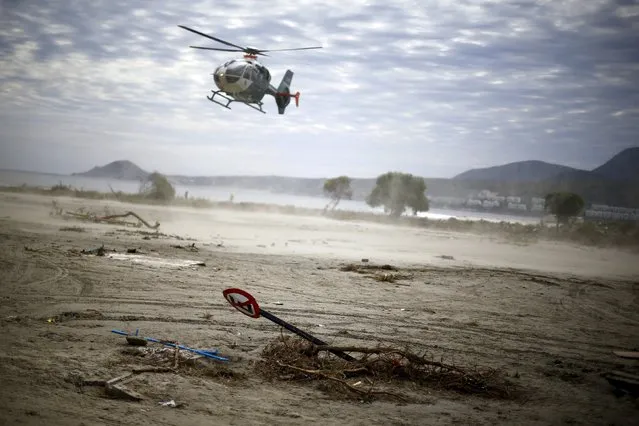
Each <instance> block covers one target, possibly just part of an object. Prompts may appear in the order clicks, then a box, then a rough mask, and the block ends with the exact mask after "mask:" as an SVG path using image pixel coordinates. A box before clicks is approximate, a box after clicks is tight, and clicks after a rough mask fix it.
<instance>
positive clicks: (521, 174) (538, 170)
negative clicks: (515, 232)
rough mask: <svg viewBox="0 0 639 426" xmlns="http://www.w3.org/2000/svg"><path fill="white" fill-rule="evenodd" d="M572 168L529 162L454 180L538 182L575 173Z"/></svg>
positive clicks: (469, 173) (473, 172) (472, 172)
mask: <svg viewBox="0 0 639 426" xmlns="http://www.w3.org/2000/svg"><path fill="white" fill-rule="evenodd" d="M576 170H577V169H573V168H572V167H567V166H561V165H559V164H552V163H546V162H543V161H537V160H530V161H519V162H517V163H509V164H504V165H503V166H494V167H486V168H482V169H471V170H468V171H466V172H463V173H460V174H458V175H457V176H455V177H454V178H453V179H454V180H479V181H504V182H539V181H542V180H545V179H550V178H552V177H554V176H557V175H559V174H561V173H565V172H570V171H576Z"/></svg>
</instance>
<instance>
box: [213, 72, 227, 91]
mask: <svg viewBox="0 0 639 426" xmlns="http://www.w3.org/2000/svg"><path fill="white" fill-rule="evenodd" d="M213 81H215V85H216V86H217V87H218V89H222V88H223V86H224V69H223V68H222V67H218V68H216V70H215V71H214V72H213Z"/></svg>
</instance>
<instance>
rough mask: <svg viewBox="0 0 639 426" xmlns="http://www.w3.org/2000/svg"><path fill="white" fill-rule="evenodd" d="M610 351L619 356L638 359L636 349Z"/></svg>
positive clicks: (638, 353)
mask: <svg viewBox="0 0 639 426" xmlns="http://www.w3.org/2000/svg"><path fill="white" fill-rule="evenodd" d="M612 353H613V354H615V355H617V356H618V357H621V358H627V359H639V352H636V351H613V352H612Z"/></svg>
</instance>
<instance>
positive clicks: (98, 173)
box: [72, 160, 149, 180]
mask: <svg viewBox="0 0 639 426" xmlns="http://www.w3.org/2000/svg"><path fill="white" fill-rule="evenodd" d="M148 175H149V172H147V171H145V170H142V169H141V168H140V167H138V166H137V165H135V164H133V163H132V162H130V161H128V160H120V161H114V162H112V163H109V164H107V165H106V166H102V167H100V166H96V167H94V168H92V169H91V170H89V171H88V172H82V173H73V174H72V176H87V177H95V178H111V179H122V180H140V179H145V178H146V177H147V176H148Z"/></svg>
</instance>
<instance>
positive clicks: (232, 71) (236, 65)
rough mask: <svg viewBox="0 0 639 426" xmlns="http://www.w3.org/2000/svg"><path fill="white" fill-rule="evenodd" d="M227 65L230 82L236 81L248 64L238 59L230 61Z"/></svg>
mask: <svg viewBox="0 0 639 426" xmlns="http://www.w3.org/2000/svg"><path fill="white" fill-rule="evenodd" d="M225 65H226V81H227V82H229V83H235V82H236V81H238V80H239V79H240V78H241V77H242V75H243V74H244V70H245V69H246V64H244V63H241V62H238V61H235V60H233V61H230V62H228V63H227V64H225Z"/></svg>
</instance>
